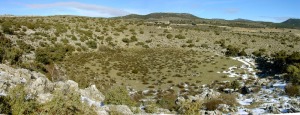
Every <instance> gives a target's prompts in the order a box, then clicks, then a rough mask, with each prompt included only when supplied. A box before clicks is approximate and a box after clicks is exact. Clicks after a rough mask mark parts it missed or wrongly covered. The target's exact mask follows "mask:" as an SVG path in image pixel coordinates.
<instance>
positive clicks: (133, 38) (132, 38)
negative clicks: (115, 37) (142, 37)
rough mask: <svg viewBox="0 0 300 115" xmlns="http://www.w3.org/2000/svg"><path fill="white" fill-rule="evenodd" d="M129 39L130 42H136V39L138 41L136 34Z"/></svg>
mask: <svg viewBox="0 0 300 115" xmlns="http://www.w3.org/2000/svg"><path fill="white" fill-rule="evenodd" d="M130 41H131V42H136V41H138V39H137V37H136V36H131V37H130Z"/></svg>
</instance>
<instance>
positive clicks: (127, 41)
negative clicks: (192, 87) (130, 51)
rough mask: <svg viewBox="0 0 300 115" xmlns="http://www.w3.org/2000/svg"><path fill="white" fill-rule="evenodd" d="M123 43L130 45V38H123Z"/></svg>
mask: <svg viewBox="0 0 300 115" xmlns="http://www.w3.org/2000/svg"><path fill="white" fill-rule="evenodd" d="M122 41H123V42H124V43H130V40H129V39H128V38H123V39H122Z"/></svg>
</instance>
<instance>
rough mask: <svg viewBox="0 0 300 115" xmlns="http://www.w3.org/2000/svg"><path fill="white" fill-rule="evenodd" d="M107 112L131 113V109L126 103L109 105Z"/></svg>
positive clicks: (126, 114) (129, 114)
mask: <svg viewBox="0 0 300 115" xmlns="http://www.w3.org/2000/svg"><path fill="white" fill-rule="evenodd" d="M108 107H109V112H114V113H118V114H121V115H133V113H132V111H131V110H130V108H129V107H128V106H127V105H109V106H108Z"/></svg>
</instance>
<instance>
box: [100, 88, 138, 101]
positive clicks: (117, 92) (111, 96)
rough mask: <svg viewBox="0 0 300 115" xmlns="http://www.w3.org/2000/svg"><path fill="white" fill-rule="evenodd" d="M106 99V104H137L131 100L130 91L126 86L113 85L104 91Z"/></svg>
mask: <svg viewBox="0 0 300 115" xmlns="http://www.w3.org/2000/svg"><path fill="white" fill-rule="evenodd" d="M104 95H105V97H106V99H105V103H106V104H114V105H129V106H133V105H135V103H134V101H133V100H131V98H130V96H129V95H128V91H127V89H126V88H124V87H113V88H111V89H109V90H108V91H107V92H105V93H104Z"/></svg>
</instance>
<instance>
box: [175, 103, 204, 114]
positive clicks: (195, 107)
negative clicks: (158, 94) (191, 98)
mask: <svg viewBox="0 0 300 115" xmlns="http://www.w3.org/2000/svg"><path fill="white" fill-rule="evenodd" d="M202 105H203V102H202V101H196V102H184V103H182V104H181V106H180V108H179V110H178V111H179V113H181V114H184V115H199V114H200V113H199V112H200V109H201V108H202Z"/></svg>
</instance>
